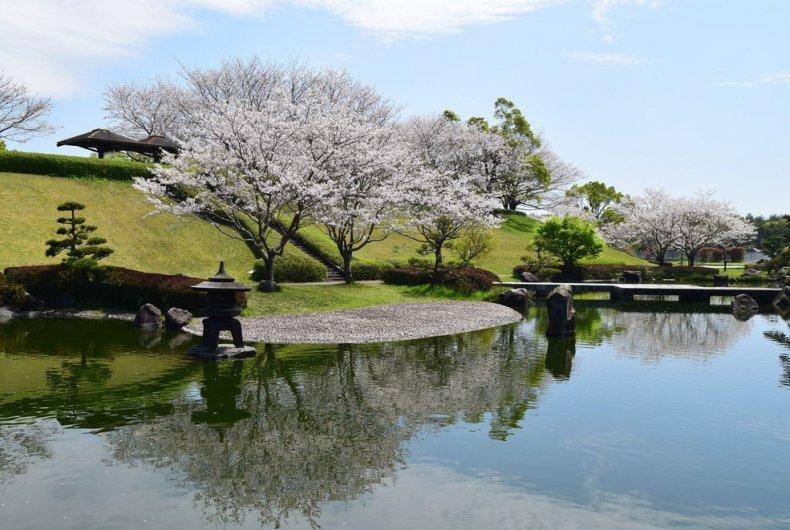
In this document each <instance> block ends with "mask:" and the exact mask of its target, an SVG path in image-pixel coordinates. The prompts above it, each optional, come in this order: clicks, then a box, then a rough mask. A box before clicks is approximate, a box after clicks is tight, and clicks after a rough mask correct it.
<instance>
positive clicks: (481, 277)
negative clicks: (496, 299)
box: [439, 267, 499, 294]
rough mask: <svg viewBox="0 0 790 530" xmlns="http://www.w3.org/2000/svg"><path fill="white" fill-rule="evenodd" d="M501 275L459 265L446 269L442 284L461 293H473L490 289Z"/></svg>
mask: <svg viewBox="0 0 790 530" xmlns="http://www.w3.org/2000/svg"><path fill="white" fill-rule="evenodd" d="M498 281H499V277H498V276H497V275H496V274H494V273H493V272H491V271H487V270H485V269H479V268H477V267H458V268H454V269H449V270H447V271H444V273H443V274H442V277H441V280H440V282H439V283H440V284H441V285H443V286H445V287H449V288H451V289H453V290H455V291H458V292H459V293H463V294H472V293H474V292H476V291H488V290H489V289H491V288H492V287H493V286H494V282H498Z"/></svg>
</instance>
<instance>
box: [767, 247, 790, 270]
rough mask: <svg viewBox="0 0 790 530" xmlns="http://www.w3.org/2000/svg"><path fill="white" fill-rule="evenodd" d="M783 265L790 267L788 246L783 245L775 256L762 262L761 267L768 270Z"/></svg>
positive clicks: (776, 268)
mask: <svg viewBox="0 0 790 530" xmlns="http://www.w3.org/2000/svg"><path fill="white" fill-rule="evenodd" d="M784 267H790V247H785V248H784V250H782V252H780V253H779V254H777V255H776V257H774V258H771V259H770V260H768V261H766V262H765V263H764V264H763V268H764V269H765V270H769V271H778V270H779V269H782V268H784Z"/></svg>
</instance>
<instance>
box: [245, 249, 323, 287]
mask: <svg viewBox="0 0 790 530" xmlns="http://www.w3.org/2000/svg"><path fill="white" fill-rule="evenodd" d="M264 274H265V272H264V264H263V260H257V261H256V262H255V263H254V264H253V266H252V275H251V277H252V279H253V280H254V281H256V282H259V281H261V280H264V279H265V276H264ZM325 280H326V267H325V266H324V265H322V264H321V263H319V262H318V261H316V260H314V259H313V258H311V257H309V256H301V255H299V254H285V255H283V256H279V257H278V258H277V259H276V260H275V261H274V281H276V282H291V283H305V282H323V281H325Z"/></svg>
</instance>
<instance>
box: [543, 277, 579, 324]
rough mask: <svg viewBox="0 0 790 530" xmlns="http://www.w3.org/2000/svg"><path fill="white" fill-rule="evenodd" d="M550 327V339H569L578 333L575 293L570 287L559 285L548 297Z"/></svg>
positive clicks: (547, 308)
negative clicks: (574, 301) (574, 305)
mask: <svg viewBox="0 0 790 530" xmlns="http://www.w3.org/2000/svg"><path fill="white" fill-rule="evenodd" d="M546 310H547V312H548V317H549V326H548V328H547V329H546V336H548V337H569V336H571V335H573V334H574V333H575V332H576V310H575V309H574V308H573V291H572V289H571V286H570V285H567V284H562V285H558V286H557V287H556V288H555V289H554V290H553V291H552V292H551V293H549V296H547V297H546Z"/></svg>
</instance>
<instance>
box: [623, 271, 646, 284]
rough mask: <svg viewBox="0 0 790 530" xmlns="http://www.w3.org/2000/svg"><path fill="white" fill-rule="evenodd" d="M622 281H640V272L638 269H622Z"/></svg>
mask: <svg viewBox="0 0 790 530" xmlns="http://www.w3.org/2000/svg"><path fill="white" fill-rule="evenodd" d="M623 282H625V283H642V273H641V272H639V271H623Z"/></svg>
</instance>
